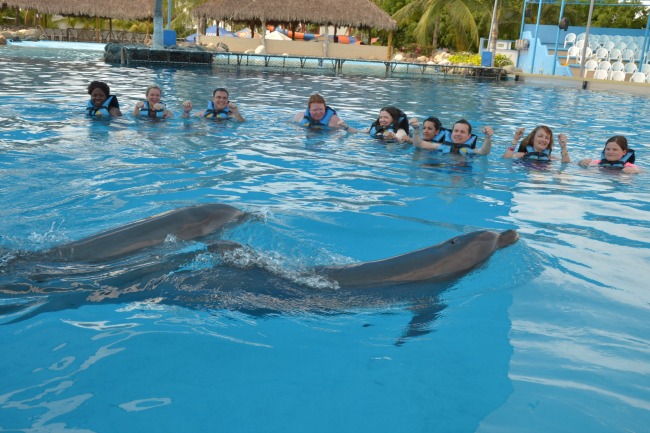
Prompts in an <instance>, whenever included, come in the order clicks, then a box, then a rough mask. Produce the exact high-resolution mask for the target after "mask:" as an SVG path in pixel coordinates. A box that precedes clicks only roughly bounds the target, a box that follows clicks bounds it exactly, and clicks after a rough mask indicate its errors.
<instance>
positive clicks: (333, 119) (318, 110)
mask: <svg viewBox="0 0 650 433" xmlns="http://www.w3.org/2000/svg"><path fill="white" fill-rule="evenodd" d="M292 121H293V122H296V123H299V124H300V125H301V126H304V127H305V128H310V129H338V128H339V123H340V122H342V120H341V119H340V118H339V116H337V114H336V111H334V110H333V109H332V108H330V107H329V106H328V105H327V104H326V103H325V98H323V97H322V96H321V95H319V94H318V93H314V94H313V95H311V96H310V97H309V101H308V102H307V108H306V109H305V111H304V113H303V112H300V113H297V114H296V115H295V116H293V118H292Z"/></svg>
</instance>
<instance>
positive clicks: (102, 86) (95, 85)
mask: <svg viewBox="0 0 650 433" xmlns="http://www.w3.org/2000/svg"><path fill="white" fill-rule="evenodd" d="M95 89H99V90H101V91H102V92H104V94H105V95H106V96H107V97H108V96H110V95H111V89H110V87H108V84H106V83H104V82H103V81H91V82H90V84H88V94H89V95H92V93H93V90H95Z"/></svg>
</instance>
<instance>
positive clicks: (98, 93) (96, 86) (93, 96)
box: [86, 81, 122, 119]
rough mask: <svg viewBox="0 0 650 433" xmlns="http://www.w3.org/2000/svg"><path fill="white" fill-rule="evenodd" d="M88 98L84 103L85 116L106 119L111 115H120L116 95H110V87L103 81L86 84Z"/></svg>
mask: <svg viewBox="0 0 650 433" xmlns="http://www.w3.org/2000/svg"><path fill="white" fill-rule="evenodd" d="M88 94H89V95H90V99H89V100H88V104H87V105H86V116H88V117H96V118H103V119H108V118H109V117H111V116H121V115H122V112H121V111H120V103H119V102H117V96H115V95H111V89H110V88H109V87H108V84H106V83H104V82H103V81H93V82H91V83H90V84H89V85H88Z"/></svg>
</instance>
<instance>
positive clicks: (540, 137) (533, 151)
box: [503, 125, 571, 163]
mask: <svg viewBox="0 0 650 433" xmlns="http://www.w3.org/2000/svg"><path fill="white" fill-rule="evenodd" d="M524 131H525V129H524V128H517V131H515V136H514V138H513V139H512V146H510V147H508V149H506V151H505V152H504V154H503V157H504V158H506V159H509V158H521V159H522V160H528V161H540V162H548V161H553V160H557V159H559V158H558V157H556V156H554V155H551V152H552V151H553V131H552V130H551V128H549V127H548V126H545V125H540V126H538V127H537V128H535V129H533V130H532V132H531V133H530V134H528V136H526V138H524V139H523V140H522V141H521V143H520V144H519V148H518V149H516V150H515V146H517V144H518V143H519V140H521V137H523V136H524ZM557 139H558V141H559V143H560V148H561V152H560V154H561V156H562V157H561V160H562V162H564V163H568V162H571V157H569V151H568V150H567V147H566V146H567V145H566V143H567V138H566V135H565V134H558V136H557Z"/></svg>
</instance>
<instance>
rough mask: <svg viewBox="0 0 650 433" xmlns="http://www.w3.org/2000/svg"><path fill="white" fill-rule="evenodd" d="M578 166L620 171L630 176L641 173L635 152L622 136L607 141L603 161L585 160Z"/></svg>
mask: <svg viewBox="0 0 650 433" xmlns="http://www.w3.org/2000/svg"><path fill="white" fill-rule="evenodd" d="M578 165H580V166H582V167H603V168H612V169H619V170H621V171H622V172H623V173H628V174H633V173H640V172H641V169H640V168H639V167H638V166H636V165H635V164H634V150H632V149H630V148H629V147H628V144H627V138H625V137H624V136H622V135H615V136H613V137H610V138H609V139H608V140H607V142H606V143H605V149H603V152H602V154H601V159H591V158H585V159H583V160H582V161H580V162H579V163H578Z"/></svg>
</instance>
